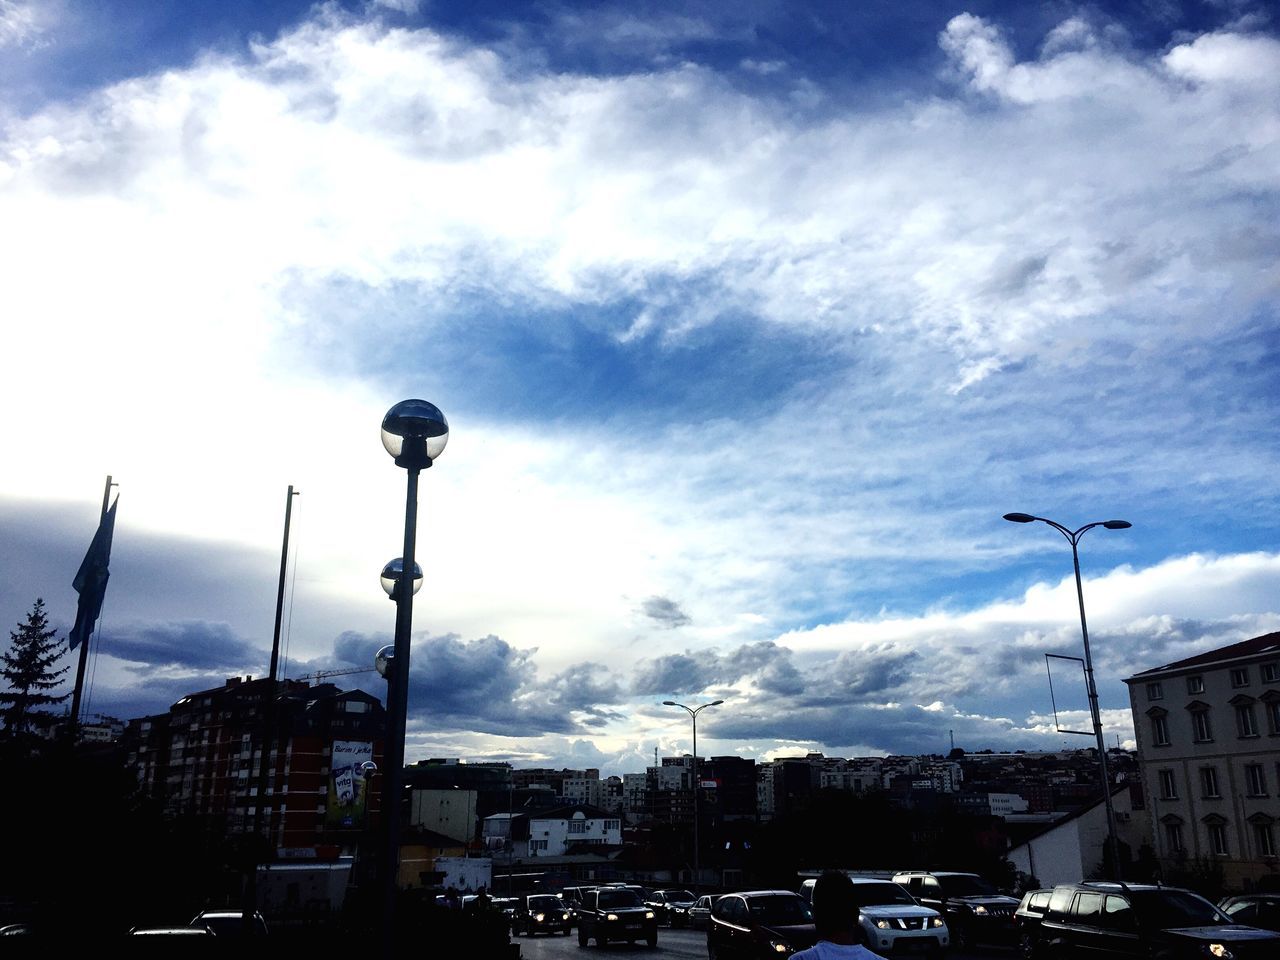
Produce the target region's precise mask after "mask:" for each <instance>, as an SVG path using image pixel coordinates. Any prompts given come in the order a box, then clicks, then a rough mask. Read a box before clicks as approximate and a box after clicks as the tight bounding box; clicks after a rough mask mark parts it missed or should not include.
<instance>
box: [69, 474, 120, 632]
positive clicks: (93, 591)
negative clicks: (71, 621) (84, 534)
mask: <svg viewBox="0 0 1280 960" xmlns="http://www.w3.org/2000/svg"><path fill="white" fill-rule="evenodd" d="M119 502H120V498H119V497H116V501H115V503H113V504H111V509H110V510H108V511H107V515H106V516H105V517H103V518H102V522H101V523H100V524H98V532H97V533H95V534H94V535H93V542H92V543H90V544H89V551H88V552H87V553H86V554H85V555H84V560H82V561H81V563H80V569H79V570H77V571H76V578H75V579H74V580H72V581H71V586H72V587H73V588H74V589H75V591H76V593H78V594H80V603H79V604H78V605H77V606H76V625H75V626H74V627H72V628H71V632H70V633H69V634H67V646H68V647H69V648H70V649H72V650H74V649H75V648H76V646H77V645H78V644H79V643H80V642H81V641H85V640H88V639H89V635H90V634H91V633H93V625H94V624H95V623H97V622H98V615H99V614H100V613H102V599H103V597H105V596H106V595H107V578H108V577H109V576H111V572H110V571H109V570H108V569H107V563H108V562H109V561H110V559H111V534H112V533H113V532H114V531H115V527H116V504H117V503H119Z"/></svg>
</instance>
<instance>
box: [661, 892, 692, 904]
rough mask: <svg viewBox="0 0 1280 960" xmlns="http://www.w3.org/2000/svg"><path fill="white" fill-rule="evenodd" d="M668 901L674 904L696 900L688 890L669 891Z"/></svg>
mask: <svg viewBox="0 0 1280 960" xmlns="http://www.w3.org/2000/svg"><path fill="white" fill-rule="evenodd" d="M667 899H668V900H670V901H671V902H673V903H685V902H687V901H692V900H694V899H695V898H694V896H693V894H692V893H690V892H689V891H688V890H668V891H667Z"/></svg>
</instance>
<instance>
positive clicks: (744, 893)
mask: <svg viewBox="0 0 1280 960" xmlns="http://www.w3.org/2000/svg"><path fill="white" fill-rule="evenodd" d="M724 896H726V897H778V896H787V897H796V898H797V899H800V900H803V899H804V897H801V896H800V894H798V893H796V892H795V891H794V890H735V891H733V893H726V894H724Z"/></svg>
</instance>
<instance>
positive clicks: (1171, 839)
mask: <svg viewBox="0 0 1280 960" xmlns="http://www.w3.org/2000/svg"><path fill="white" fill-rule="evenodd" d="M1164 842H1165V845H1166V846H1168V848H1169V850H1170V852H1172V853H1177V852H1178V851H1179V850H1183V849H1185V848H1184V847H1183V846H1182V824H1180V823H1166V824H1165V825H1164Z"/></svg>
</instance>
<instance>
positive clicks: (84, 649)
mask: <svg viewBox="0 0 1280 960" xmlns="http://www.w3.org/2000/svg"><path fill="white" fill-rule="evenodd" d="M115 486H119V484H115V483H112V482H111V474H107V483H106V486H104V487H103V488H102V512H101V513H100V514H99V515H98V526H102V521H104V520H106V519H107V505H108V503H109V502H110V500H111V488H112V487H115ZM89 632H90V634H91V635H92V633H93V631H92V627H91V628H90V631H89ZM88 662H89V637H85V638H84V642H83V643H81V644H80V664H79V666H77V667H76V689H75V693H74V694H73V695H72V697H71V742H72V743H75V742H76V727H77V726H79V724H80V696H81V694H82V693H83V692H84V668H85V665H86V664H88Z"/></svg>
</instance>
